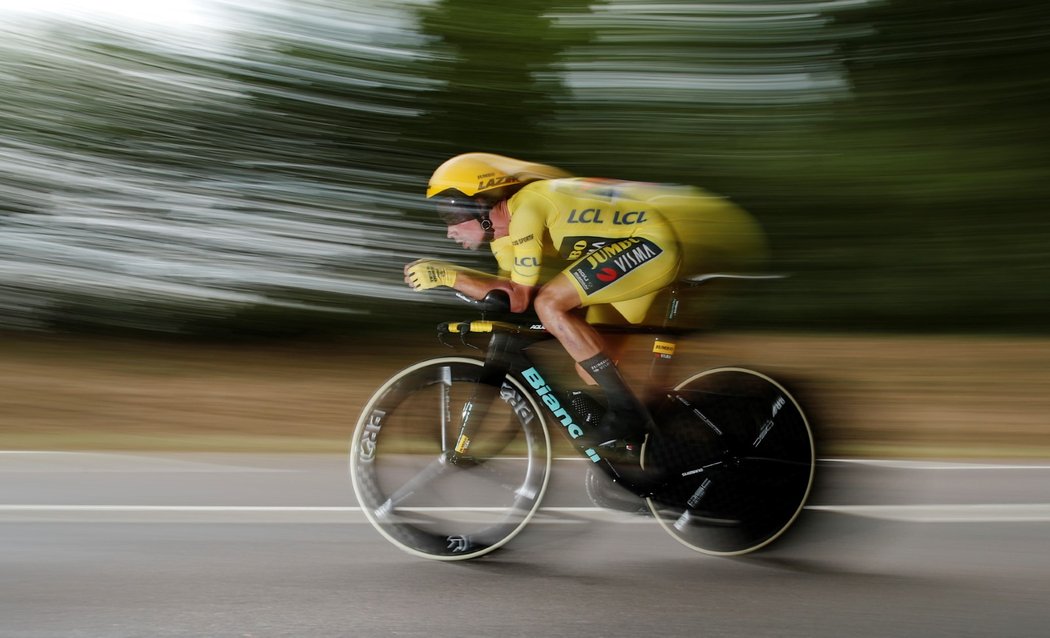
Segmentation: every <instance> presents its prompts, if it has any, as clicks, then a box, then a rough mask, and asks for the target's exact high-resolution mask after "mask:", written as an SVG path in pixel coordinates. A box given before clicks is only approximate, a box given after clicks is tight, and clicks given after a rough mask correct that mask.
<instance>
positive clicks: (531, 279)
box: [404, 153, 763, 456]
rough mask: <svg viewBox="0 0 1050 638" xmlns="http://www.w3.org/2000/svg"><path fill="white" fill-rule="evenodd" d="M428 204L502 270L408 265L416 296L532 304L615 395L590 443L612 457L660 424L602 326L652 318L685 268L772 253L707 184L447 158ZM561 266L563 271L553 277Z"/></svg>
mask: <svg viewBox="0 0 1050 638" xmlns="http://www.w3.org/2000/svg"><path fill="white" fill-rule="evenodd" d="M427 198H428V199H430V200H432V201H434V202H435V203H436V205H437V210H438V214H439V215H440V216H441V218H442V220H443V221H444V222H445V224H446V225H447V227H448V232H447V236H448V238H449V239H453V240H455V241H456V242H457V243H459V244H460V245H461V246H462V247H463V248H466V249H469V250H477V249H478V248H480V247H481V246H482V245H483V244H486V243H487V244H489V247H490V248H491V250H492V253H493V255H494V256H495V258H496V261H497V263H498V265H499V270H500V274H498V275H492V274H489V273H484V272H480V271H478V270H473V269H468V268H464V267H461V266H456V265H454V264H450V263H447V262H443V261H436V260H432V259H422V260H418V261H415V262H412V263H410V264H408V265H406V266H405V271H404V272H405V281H406V283H408V284H409V285H410V286H411V287H413V288H414V289H416V290H427V289H430V288H434V287H437V286H447V287H450V288H454V289H455V290H457V291H459V292H461V293H463V294H465V295H468V296H470V297H472V298H475V299H481V298H483V297H484V296H485V295H486V294H487V293H489V292H490V291H492V290H503V291H505V292H506V293H507V294H508V296H509V298H510V302H511V311H513V312H523V311H525V310H527V309H528V307H529V306H530V305H531V306H532V307H533V309H534V310H535V312H536V314H537V316H538V317H539V319H540V321H542V322H543V325H544V327H545V328H546V329H547V330H548V331H549V332H550V333H551V334H552V335H553V336H554V337H555V338H557V339H558V341H559V342H560V343H561V345H562V346H563V347H564V348H565V350H566V351H567V352H568V353H569V355H570V356H572V358H573V360H574V361H576V363H577V370H578V371H579V372H580V373H581V375H580V376H581V377H582V378H584V379H585V380H586V381H588V382H592V381H593V382H594V383H597V385H598V386H599V387H600V388H601V389H602V390H603V391H604V394H605V396H606V398H607V403H608V411H607V412H606V414H605V415H604V416H603V417H602V419H601V421H600V423H599V425H598V428H597V432H596V433H594V434H592V435H591V438H592V440H593V441H594V442H595V443H596V444H598V445H601V446H604V447H605V448H606V451H607V453H608V452H609V451H614V452H617V451H618V452H621V453H625V454H626V455H627V456H630V455H631V454H632V452H633V451H634V450H636V449H637V444H638V443H640V442H641V439H642V438H643V437H644V434H645V431H646V430H647V429H648V427H649V426H650V424H651V421H652V418H651V416H650V415H649V413H648V411H647V410H646V408H645V406H644V405H643V404H642V402H641V401H640V400H639V399H638V398H637V397H636V395H635V394H634V392H632V391H631V389H630V388H629V387H628V385H627V383H626V382H625V381H624V379H623V377H622V376H621V374H620V372H619V370H618V369H617V367H616V364H615V363H614V360H613V355H614V352H613V351H612V349H611V347H610V344H609V343H608V342H607V341H606V340H605V339H604V338H603V337H602V335H601V334H600V333H599V332H598V331H597V330H596V329H595V328H594V327H593V325H592V324H602V323H614V322H615V320H616V319H619V320H620V321H621V322H622V321H626V322H628V323H631V324H638V323H642V322H643V321H645V318H646V315H647V314H648V312H649V308H650V306H651V305H652V303H653V301H654V299H655V298H656V296H657V295H658V294H659V293H660V292H661V291H662V290H663V289H665V288H666V287H667V286H668V285H669V284H671V283H672V282H673V281H674V280H675V279H676V277H677V276H678V275H679V272H680V271H681V270H682V269H683V264H685V266H686V268H687V269H688V270H689V272H696V271H698V270H699V269H701V268H704V267H705V266H701V265H700V264H701V262H705V261H706V262H711V261H712V259H711V258H712V257H713V256H715V255H722V256H726V255H733V256H735V257H734V258H735V259H736V261H738V262H739V261H746V260H747V259H750V258H753V257H755V256H757V255H759V254H760V253H761V252H762V250H763V246H762V241H761V233H759V232H758V231H757V227H756V226H754V224H753V222H752V221H751V220H750V218H749V217H747V216H746V214H744V213H743V211H741V210H740V209H738V208H736V207H735V206H733V205H732V204H730V203H728V202H727V201H726V200H724V199H721V198H717V197H712V196H710V195H707V194H706V193H704V192H703V191H700V190H699V189H695V188H690V187H681V186H668V185H660V184H648V183H640V182H627V181H618V180H608V179H594V178H577V177H572V176H570V175H569V174H568V173H566V172H565V171H563V170H561V169H558V168H555V167H552V166H547V165H543V164H536V163H531V162H524V161H521V160H516V159H512V158H509V157H504V156H500V155H494V154H489V153H467V154H464V155H459V156H456V157H453V158H451V159H449V160H448V161H446V162H444V163H443V164H442V165H441V166H439V167H438V168H437V170H435V171H434V173H433V175H432V176H431V178H430V183H429V185H428V187H427ZM697 238H699V239H697ZM558 259H560V260H561V262H557V260H558ZM551 261H555V262H556V263H558V264H559V265H558V271H559V272H557V273H556V274H554V276H551V277H547V276H543V275H545V274H546V273H545V270H544V266H547V265H549V263H550V262H551ZM714 261H719V260H714ZM720 261H721V262H725V261H726V260H725V259H722V260H720ZM686 274H688V273H686ZM581 309H586V314H583V313H581V312H580V310H581Z"/></svg>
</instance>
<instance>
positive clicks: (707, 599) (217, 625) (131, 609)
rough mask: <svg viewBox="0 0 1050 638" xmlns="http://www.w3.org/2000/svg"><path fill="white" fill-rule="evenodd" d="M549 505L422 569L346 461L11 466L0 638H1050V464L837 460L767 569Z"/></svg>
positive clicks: (47, 458) (559, 469) (23, 457)
mask: <svg viewBox="0 0 1050 638" xmlns="http://www.w3.org/2000/svg"><path fill="white" fill-rule="evenodd" d="M582 468H583V465H582V464H581V463H577V462H573V461H563V462H558V463H556V474H555V476H554V479H553V482H552V485H551V488H550V491H549V496H548V498H547V499H546V500H545V503H546V505H547V506H548V507H549V508H550V509H548V510H546V511H545V512H544V513H543V515H542V516H539V517H537V519H536V520H534V521H533V523H531V524H530V526H529V528H528V529H527V530H526V531H525V532H524V533H523V534H522V535H521V536H519V537H517V538H515V539H514V540H513V541H512V542H511V543H510V544H509V545H508V546H507V547H505V548H503V549H502V550H500V551H499V552H496V553H494V554H492V555H490V556H487V557H484V558H482V559H479V560H476V561H471V562H460V563H441V562H435V561H427V560H423V559H419V558H414V557H412V556H409V555H408V554H405V553H402V552H401V551H399V550H398V549H396V548H395V547H393V546H392V545H390V544H389V543H387V542H386V541H385V540H384V539H383V538H382V537H381V536H380V535H379V534H378V533H377V532H375V531H374V530H373V529H372V528H371V527H370V526H369V525H368V524H367V523H366V522H365V521H364V517H363V516H362V515H361V513H360V511H358V510H357V509H356V508H355V501H354V498H353V494H352V491H351V489H350V486H349V480H348V479H347V474H346V468H345V465H344V462H343V459H342V458H341V457H334V456H296V455H284V456H255V455H172V454H167V455H128V454H91V453H88V454H84V453H55V452H30V453H26V452H21V453H9V452H0V636H3V637H5V638H6V637H23V636H25V637H45V636H48V637H50V636H56V637H57V636H62V637H68V636H105V637H111V636H231V637H233V636H237V637H244V636H304V637H312V636H499V637H501V638H502V637H510V636H529V637H534V636H577V635H579V636H636V635H643V636H649V635H659V636H705V637H706V636H748V637H754V636H807V637H811V636H817V637H822V636H836V637H838V636H951V637H953V638H954V637H959V636H1026V637H1027V636H1045V635H1048V632H1050V630H1048V629H1047V628H1046V627H1047V624H1048V622H1050V551H1047V548H1048V546H1050V545H1048V539H1050V465H1046V464H1017V465H996V464H988V465H981V464H972V463H970V464H950V463H903V462H893V461H883V462H865V463H858V462H849V461H836V460H826V461H823V462H822V463H821V467H820V468H819V476H820V478H821V481H820V484H819V485H818V487H817V489H816V491H815V493H814V495H813V498H812V499H811V506H810V507H809V508H808V509H807V510H806V511H805V512H804V514H803V516H802V518H801V519H800V521H799V523H798V524H797V525H796V528H795V529H794V530H793V531H792V532H791V533H789V535H788V536H786V537H784V538H782V539H781V540H779V541H778V542H777V543H776V544H775V545H774V546H772V547H771V548H770V549H769V550H767V551H764V552H762V553H761V554H758V555H752V556H750V557H746V558H739V559H728V558H714V557H708V556H704V555H701V554H697V553H694V552H691V551H689V550H688V549H686V548H685V547H683V546H682V545H680V544H678V543H677V542H676V541H674V540H673V539H671V537H669V536H668V535H666V534H665V533H664V532H663V531H662V530H661V529H660V528H659V527H658V526H657V525H656V524H655V523H653V522H652V521H650V520H646V519H639V518H631V517H628V516H626V515H621V514H617V513H607V512H603V511H595V510H592V509H588V506H589V503H588V502H587V500H586V496H585V494H584V492H583V490H582V478H581V476H582Z"/></svg>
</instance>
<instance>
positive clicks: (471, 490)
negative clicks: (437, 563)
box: [350, 357, 551, 560]
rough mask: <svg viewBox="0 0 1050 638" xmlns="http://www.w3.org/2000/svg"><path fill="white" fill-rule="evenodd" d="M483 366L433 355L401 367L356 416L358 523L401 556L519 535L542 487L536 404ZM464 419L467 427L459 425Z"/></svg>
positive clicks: (477, 550) (544, 462) (544, 457)
mask: <svg viewBox="0 0 1050 638" xmlns="http://www.w3.org/2000/svg"><path fill="white" fill-rule="evenodd" d="M483 365H484V364H483V363H482V362H481V361H478V360H476V359H469V358H464V357H441V358H437V359H430V360H427V361H423V362H420V363H418V364H416V365H413V366H411V367H409V368H406V369H405V370H402V371H401V372H399V373H397V374H396V375H394V376H393V377H392V378H391V379H390V380H389V381H387V382H386V383H385V384H384V385H383V386H382V387H381V388H379V390H377V391H376V393H375V394H374V395H373V396H372V398H371V400H370V401H369V402H368V404H367V405H366V406H365V409H364V411H363V412H362V413H361V417H360V419H359V420H358V422H357V427H356V429H355V431H354V436H353V439H352V441H351V445H350V476H351V479H352V481H353V486H354V493H355V494H356V496H357V500H358V502H359V503H360V505H361V509H362V511H363V512H364V514H365V516H366V517H367V518H368V521H369V522H370V523H372V525H373V526H374V527H375V528H376V529H377V530H379V532H380V533H382V534H383V536H385V537H386V538H387V539H388V540H390V541H391V542H392V543H394V544H395V545H396V546H398V547H400V548H401V549H403V550H404V551H406V552H409V553H410V554H413V555H416V556H422V557H425V558H433V559H438V560H462V559H467V558H475V557H477V556H481V555H483V554H487V553H488V552H491V551H492V550H494V549H496V548H498V547H500V546H502V545H503V544H505V543H506V542H507V541H509V540H510V539H511V538H513V537H514V536H515V535H517V534H518V533H519V532H520V531H521V529H522V528H523V527H524V526H525V524H526V523H527V522H528V521H529V519H530V518H531V517H532V515H533V514H534V513H535V512H536V510H537V509H538V508H539V505H540V501H541V499H542V497H543V494H544V492H545V491H546V488H547V480H548V477H549V475H550V465H551V446H550V437H549V435H548V433H547V428H546V426H545V425H544V422H543V417H542V413H541V411H540V407H539V405H537V404H536V401H535V399H533V397H532V395H531V394H529V393H528V392H527V391H526V390H525V388H524V387H523V386H522V385H521V383H519V382H518V381H517V379H515V378H514V377H512V376H510V375H507V376H505V377H503V378H502V379H501V380H498V381H495V382H487V383H486V382H483V381H482V379H483V375H482V371H483ZM465 419H469V420H470V422H471V426H470V432H469V433H464V432H461V431H460V430H461V425H462V423H463V422H464V420H465ZM464 434H465V435H466V436H463V435H464Z"/></svg>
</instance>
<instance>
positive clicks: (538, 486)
mask: <svg viewBox="0 0 1050 638" xmlns="http://www.w3.org/2000/svg"><path fill="white" fill-rule="evenodd" d="M727 277H733V278H739V277H741V276H738V275H724V274H718V275H705V276H700V277H694V278H691V279H686V280H682V281H681V282H679V284H678V285H676V286H675V287H673V288H672V289H671V290H670V291H669V303H668V306H667V308H668V311H667V313H666V317H665V321H664V322H663V325H662V326H660V327H658V328H643V329H641V330H640V331H643V332H651V333H653V341H652V344H653V345H652V351H653V359H652V361H653V365H652V366H651V368H650V378H651V381H653V382H654V383H655V384H656V387H657V388H658V390H659V391H658V392H655V393H653V398H651V400H650V401H649V406H648V407H649V409H650V413H651V414H652V416H653V420H654V424H655V425H654V426H653V427H652V428H651V431H648V432H646V433H645V438H644V443H643V444H642V446H641V450H640V454H639V457H638V459H637V460H636V461H634V462H633V463H632V462H630V461H625V460H624V458H623V455H622V451H620V452H618V453H617V454H607V453H606V452H605V450H604V448H602V447H600V446H598V445H597V444H596V442H595V440H593V438H592V437H591V432H592V429H593V426H594V425H595V424H596V423H597V421H598V420H599V419H600V416H601V413H602V409H603V408H602V405H601V404H600V401H598V400H596V399H595V398H593V397H591V396H590V395H589V394H587V393H586V392H581V391H579V390H576V391H566V390H563V389H561V388H560V387H557V385H558V384H556V383H555V382H554V381H553V376H552V375H551V374H550V373H548V371H547V368H541V367H540V366H541V365H542V364H538V363H537V361H536V360H534V359H535V358H534V357H533V356H532V349H534V348H535V347H536V346H537V344H539V343H541V342H544V341H549V340H552V339H553V338H552V336H551V335H550V334H549V333H548V332H547V331H546V330H545V329H544V328H543V326H542V325H540V324H538V323H535V322H518V323H516V322H512V321H496V320H491V319H485V318H484V317H485V316H487V315H488V314H489V313H491V312H492V311H493V309H494V308H495V309H497V310H505V309H506V306H507V302H506V298H505V297H502V298H500V297H498V296H496V295H495V294H492V295H490V296H489V297H487V298H486V299H485V300H482V301H479V302H474V301H472V300H469V299H468V298H466V297H462V298H463V299H464V301H467V302H469V303H473V304H474V305H476V306H478V307H479V308H480V309H481V310H482V311H483V315H482V316H483V318H482V319H480V320H472V321H460V322H447V323H443V324H441V325H440V326H438V333H439V335H440V336H441V337H442V338H443V340H445V339H447V338H448V337H449V336H451V335H455V336H456V337H457V338H459V339H462V340H463V341H464V342H467V341H468V340H471V339H475V338H478V337H480V338H483V339H485V340H487V346H486V347H485V348H484V349H483V352H484V356H483V357H480V358H478V357H463V356H444V357H436V358H430V359H426V360H423V361H420V362H418V363H416V364H414V365H411V366H409V367H407V368H405V369H403V370H401V371H400V372H398V373H396V374H395V375H394V376H393V377H391V378H390V379H389V380H388V381H386V382H385V383H384V384H383V385H382V386H381V387H380V388H379V389H378V390H376V391H375V393H374V394H373V395H372V397H371V399H370V400H369V401H368V403H367V404H366V405H365V407H364V409H363V411H362V413H361V416H360V418H359V420H358V422H357V426H356V428H355V431H354V434H353V438H352V440H351V445H350V476H351V480H352V483H353V489H354V492H355V494H356V496H357V499H358V502H359V504H360V506H361V508H362V510H363V512H364V514H365V516H366V517H367V519H368V521H369V522H370V523H371V524H372V525H373V526H374V527H375V528H376V529H377V530H378V531H379V532H380V533H381V534H382V535H383V536H384V537H386V538H387V539H388V540H389V541H391V542H392V543H393V544H394V545H396V546H398V547H399V548H401V549H402V550H405V551H407V552H409V553H411V554H414V555H416V556H421V557H425V558H431V559H438V560H463V559H469V558H476V557H479V556H482V555H484V554H487V553H489V552H491V551H493V550H495V549H497V548H499V547H501V546H503V545H504V544H506V543H507V542H508V541H510V540H511V539H512V538H514V537H515V536H516V535H517V534H518V533H519V532H521V530H522V529H523V528H524V527H525V525H526V524H527V523H528V522H529V520H530V519H531V518H532V517H533V515H534V514H535V513H536V512H537V510H539V509H540V505H541V502H542V500H543V497H544V494H545V492H546V490H547V486H548V482H549V479H550V474H551V461H552V447H551V436H550V430H551V429H555V430H558V431H559V432H560V433H561V435H563V436H564V437H566V439H567V440H568V441H569V443H571V444H572V447H573V448H574V449H575V450H576V451H577V452H578V453H579V454H580V456H581V457H582V458H583V459H584V461H585V462H586V463H588V464H589V466H590V468H589V469H590V473H589V475H588V485H587V487H588V493H589V494H590V495H591V496H592V499H593V500H594V501H595V503H596V504H598V505H601V506H605V507H614V508H617V509H623V510H628V511H629V510H632V509H633V510H635V511H636V513H639V514H644V515H650V516H652V517H654V518H655V520H656V521H657V522H658V523H659V525H660V526H661V527H662V528H663V529H664V530H666V531H667V532H668V533H670V534H671V535H672V536H673V537H674V538H676V539H677V540H678V541H680V542H681V543H682V544H684V545H686V546H687V547H689V548H691V549H694V550H696V551H699V552H703V553H706V554H714V555H724V556H731V555H739V554H745V553H748V552H752V551H755V550H757V549H760V548H762V547H765V546H767V545H768V544H769V543H771V542H773V541H774V540H775V539H777V538H778V537H779V536H781V535H782V534H783V533H784V532H785V531H786V530H787V529H788V527H790V526H791V524H792V523H793V522H794V521H795V520H796V518H797V517H798V515H799V513H800V512H801V511H802V508H803V506H804V504H805V502H806V499H807V497H808V495H809V493H810V488H811V486H812V484H813V475H814V467H815V452H814V442H813V435H812V431H811V429H810V425H809V423H808V421H807V419H806V416H805V414H804V413H803V410H802V408H801V406H800V405H799V403H798V401H796V400H795V398H794V397H793V396H792V395H791V394H790V393H789V392H788V390H787V389H786V388H785V387H784V386H783V385H781V384H780V383H778V382H777V381H775V380H774V379H772V378H771V377H769V376H767V375H765V374H763V373H761V372H758V371H755V370H751V369H747V368H742V367H718V368H713V369H708V370H702V371H697V372H695V373H693V374H690V375H688V376H686V378H685V379H684V380H681V381H679V382H677V383H674V384H666V382H665V380H664V379H662V378H661V377H662V376H664V375H665V374H666V372H665V371H666V370H667V369H668V366H667V364H668V363H669V362H670V361H671V360H672V359H673V357H674V354H675V349H676V342H677V340H678V338H679V337H680V336H681V335H682V334H684V332H685V331H684V330H678V329H675V328H674V327H673V326H674V323H675V319H676V317H677V315H678V313H679V311H680V309H681V301H682V297H683V294H682V293H683V292H684V291H685V290H688V289H691V288H693V287H695V286H697V285H699V284H701V283H703V282H706V281H710V280H712V279H715V278H727ZM638 331H639V330H633V332H638ZM555 343H556V342H555ZM598 479H600V480H602V481H604V482H605V483H606V484H608V482H609V481H611V482H612V483H614V484H616V485H618V486H619V487H620V488H622V491H620V492H619V493H620V494H628V495H633V496H630V499H631V501H629V502H627V503H626V506H624V503H625V501H624V499H623V498H619V497H616V496H615V495H613V496H612V497H610V496H609V494H610V492H608V491H605V492H604V493H603V491H602V490H601V488H600V485H599V483H598V482H597V480H598ZM603 494H604V495H603ZM636 505H641V507H637V506H636Z"/></svg>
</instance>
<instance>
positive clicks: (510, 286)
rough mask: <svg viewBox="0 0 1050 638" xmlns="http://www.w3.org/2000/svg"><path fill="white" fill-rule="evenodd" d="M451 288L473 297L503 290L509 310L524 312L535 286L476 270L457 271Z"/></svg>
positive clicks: (533, 293) (480, 296)
mask: <svg viewBox="0 0 1050 638" xmlns="http://www.w3.org/2000/svg"><path fill="white" fill-rule="evenodd" d="M453 288H455V289H456V290H458V291H459V292H461V293H463V294H464V295H467V296H468V297H471V298H473V299H482V298H483V297H484V296H485V295H487V294H488V293H489V292H491V291H493V290H503V291H505V292H506V293H507V296H508V297H510V311H511V312H525V311H526V310H528V308H529V305H530V304H532V299H533V298H534V297H535V296H536V287H535V286H526V285H524V284H519V283H515V282H514V281H513V280H511V279H507V278H506V277H498V276H496V275H490V274H488V273H484V272H481V271H477V270H461V271H459V273H458V274H457V275H456V283H455V285H454V286H453Z"/></svg>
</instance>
